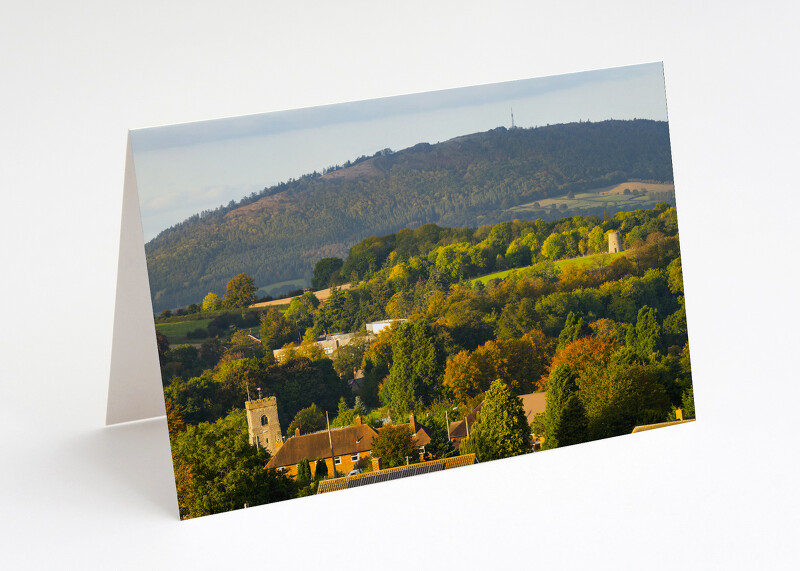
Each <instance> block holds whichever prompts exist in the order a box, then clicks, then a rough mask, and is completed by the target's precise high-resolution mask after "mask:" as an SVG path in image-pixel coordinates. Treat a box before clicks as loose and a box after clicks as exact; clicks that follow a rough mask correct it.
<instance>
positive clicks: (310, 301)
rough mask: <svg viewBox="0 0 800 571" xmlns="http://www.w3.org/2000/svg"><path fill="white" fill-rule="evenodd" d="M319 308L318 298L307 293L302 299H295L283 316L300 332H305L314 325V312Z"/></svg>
mask: <svg viewBox="0 0 800 571" xmlns="http://www.w3.org/2000/svg"><path fill="white" fill-rule="evenodd" d="M317 307H319V300H318V299H317V296H315V295H314V294H313V293H312V292H310V291H307V292H305V293H304V294H303V295H301V296H300V297H296V298H294V299H293V300H292V302H291V303H290V304H289V307H288V308H287V309H286V311H285V312H284V314H283V315H284V317H286V319H288V320H289V321H290V322H292V324H294V326H295V328H296V329H297V330H298V331H305V330H306V329H308V328H309V327H311V326H312V325H314V311H315V310H316V309H317Z"/></svg>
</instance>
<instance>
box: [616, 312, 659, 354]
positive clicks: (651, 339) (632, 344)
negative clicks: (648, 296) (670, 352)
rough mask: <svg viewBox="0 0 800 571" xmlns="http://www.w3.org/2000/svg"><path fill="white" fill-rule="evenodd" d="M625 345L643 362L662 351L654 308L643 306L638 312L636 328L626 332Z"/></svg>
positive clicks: (656, 314)
mask: <svg viewBox="0 0 800 571" xmlns="http://www.w3.org/2000/svg"><path fill="white" fill-rule="evenodd" d="M625 344H626V345H627V346H628V348H629V349H631V350H632V351H633V352H635V353H636V354H637V355H638V356H639V357H640V358H641V359H644V360H647V359H650V358H651V357H652V356H653V354H654V353H659V352H661V351H662V349H663V340H662V336H661V326H660V325H659V324H658V312H657V311H656V310H655V309H654V308H652V307H648V306H646V305H645V306H644V307H642V308H641V309H640V310H639V314H638V316H637V318H636V326H635V327H631V328H630V329H629V330H628V335H627V336H626V338H625Z"/></svg>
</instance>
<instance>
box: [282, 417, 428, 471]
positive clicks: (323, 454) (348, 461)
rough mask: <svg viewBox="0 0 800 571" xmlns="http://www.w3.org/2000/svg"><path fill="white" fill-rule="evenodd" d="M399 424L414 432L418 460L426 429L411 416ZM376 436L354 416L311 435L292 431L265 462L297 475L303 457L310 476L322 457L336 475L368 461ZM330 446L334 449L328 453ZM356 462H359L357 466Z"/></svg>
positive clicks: (421, 451) (372, 429)
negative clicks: (352, 421)
mask: <svg viewBox="0 0 800 571" xmlns="http://www.w3.org/2000/svg"><path fill="white" fill-rule="evenodd" d="M398 426H406V427H408V430H409V431H411V433H412V434H413V435H414V441H415V442H416V444H417V446H418V447H419V452H420V459H422V456H423V455H424V454H425V446H426V445H427V444H429V443H430V441H431V436H430V432H429V431H428V429H427V428H425V427H424V426H422V425H421V424H418V423H417V421H416V419H415V417H414V415H413V414H412V415H411V417H410V418H409V422H407V423H405V424H400V425H398ZM377 435H378V430H375V429H374V428H372V427H371V426H369V425H367V424H361V418H360V417H356V424H355V425H354V426H345V427H343V428H332V429H330V431H328V430H320V431H318V432H312V433H311V434H300V431H299V430H295V433H294V436H292V437H290V438H288V439H287V440H286V441H285V442H284V443H283V444H282V445H281V446H280V448H278V449H277V450H276V452H275V454H274V455H273V456H272V458H270V460H269V462H268V463H267V468H275V469H277V470H280V471H282V472H286V473H287V474H290V475H291V476H295V475H297V465H298V464H299V463H300V461H301V460H302V459H303V458H307V459H308V461H309V463H310V464H311V474H312V476H313V475H315V474H316V466H315V463H316V461H317V460H318V459H324V460H325V464H326V465H327V467H328V474H329V475H330V476H333V475H334V471H333V469H334V468H336V473H337V474H338V475H343V474H348V473H350V471H351V470H353V469H355V468H358V467H361V466H363V463H364V462H368V461H369V459H370V456H371V452H372V440H373V439H374V438H375V437H376V436H377ZM331 449H333V452H331ZM359 463H361V464H360V465H359Z"/></svg>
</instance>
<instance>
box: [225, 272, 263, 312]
mask: <svg viewBox="0 0 800 571" xmlns="http://www.w3.org/2000/svg"><path fill="white" fill-rule="evenodd" d="M257 290H258V288H257V287H256V283H255V281H253V278H251V277H250V276H248V275H247V274H245V273H241V274H237V275H235V276H233V278H231V281H229V282H228V285H227V286H226V287H225V297H224V298H223V305H224V306H225V307H227V308H229V309H235V308H237V307H247V306H248V305H250V304H252V303H254V302H255V300H256V291H257Z"/></svg>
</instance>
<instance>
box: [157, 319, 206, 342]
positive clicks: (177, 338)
mask: <svg viewBox="0 0 800 571" xmlns="http://www.w3.org/2000/svg"><path fill="white" fill-rule="evenodd" d="M209 323H211V319H192V320H186V321H175V322H170V323H157V324H156V329H157V330H158V331H159V332H160V333H161V334H162V335H166V336H167V339H169V343H170V345H180V344H182V343H197V342H198V341H197V340H194V339H187V338H186V334H187V333H188V332H189V331H194V330H195V329H197V328H198V327H199V328H200V329H205V328H206V327H208V324H209Z"/></svg>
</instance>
